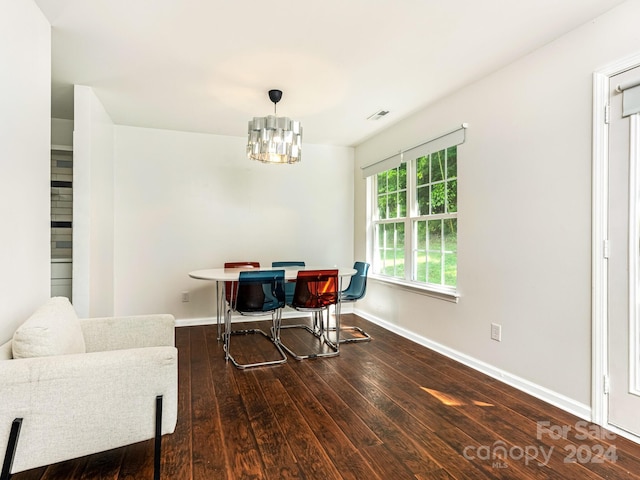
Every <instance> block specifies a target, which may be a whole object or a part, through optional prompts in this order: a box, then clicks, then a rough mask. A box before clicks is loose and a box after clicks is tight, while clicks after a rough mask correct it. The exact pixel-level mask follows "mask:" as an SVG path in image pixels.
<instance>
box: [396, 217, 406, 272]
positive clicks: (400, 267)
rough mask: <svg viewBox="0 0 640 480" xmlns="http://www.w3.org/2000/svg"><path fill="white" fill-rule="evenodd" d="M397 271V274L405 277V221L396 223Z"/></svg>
mask: <svg viewBox="0 0 640 480" xmlns="http://www.w3.org/2000/svg"><path fill="white" fill-rule="evenodd" d="M396 233H397V236H396V240H397V243H396V272H395V276H396V277H400V278H404V223H396Z"/></svg>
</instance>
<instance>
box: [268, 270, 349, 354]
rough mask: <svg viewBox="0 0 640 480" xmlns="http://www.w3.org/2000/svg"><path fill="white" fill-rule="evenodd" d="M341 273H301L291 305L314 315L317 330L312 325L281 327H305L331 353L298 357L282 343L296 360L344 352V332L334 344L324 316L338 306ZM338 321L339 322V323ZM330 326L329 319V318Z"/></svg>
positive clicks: (324, 352)
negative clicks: (328, 334) (341, 343)
mask: <svg viewBox="0 0 640 480" xmlns="http://www.w3.org/2000/svg"><path fill="white" fill-rule="evenodd" d="M339 295H340V291H339V282H338V270H301V271H299V272H298V276H297V278H296V289H295V291H294V294H293V299H292V300H291V303H290V304H289V305H290V306H291V307H292V308H294V309H296V310H298V311H300V312H310V313H311V314H312V318H313V327H310V326H309V325H304V324H300V325H281V327H280V328H281V329H286V328H302V329H304V330H306V331H307V332H309V333H311V334H312V335H313V336H314V337H316V338H318V339H319V340H320V341H321V343H323V344H325V345H327V346H328V347H329V350H328V351H321V352H316V353H309V354H298V353H296V352H294V351H293V350H292V349H291V348H290V347H287V346H286V345H285V344H283V343H282V339H280V343H281V344H282V347H283V348H284V349H285V350H286V351H287V352H289V354H291V356H293V358H295V359H296V360H302V359H305V358H318V357H332V356H335V355H338V354H339V353H340V340H339V335H340V330H339V325H338V329H337V330H336V340H335V341H331V340H330V339H329V337H328V336H327V330H326V329H325V322H324V314H325V312H326V313H327V316H328V315H329V307H330V306H331V305H338V300H339ZM336 318H339V315H337V316H336ZM337 321H338V320H337ZM327 323H328V318H327Z"/></svg>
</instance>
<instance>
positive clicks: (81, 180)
mask: <svg viewBox="0 0 640 480" xmlns="http://www.w3.org/2000/svg"><path fill="white" fill-rule="evenodd" d="M113 132H114V125H113V122H112V121H111V118H110V117H109V114H108V113H107V112H106V111H105V109H104V107H103V106H102V103H100V100H99V99H98V97H97V96H96V94H95V93H94V92H93V89H91V88H90V87H85V86H80V85H76V86H75V88H74V138H73V280H72V285H73V286H72V290H73V306H74V307H75V309H76V311H77V312H78V315H79V316H80V317H100V316H109V315H113V305H114V280H113V279H114V277H113V272H114V265H113V262H114V247H113V239H114V216H113V215H114V212H113V203H114V202H113V191H114V187H113V185H114V179H113V168H114V167H113V151H114V146H113V145H114V138H113V136H114V133H113Z"/></svg>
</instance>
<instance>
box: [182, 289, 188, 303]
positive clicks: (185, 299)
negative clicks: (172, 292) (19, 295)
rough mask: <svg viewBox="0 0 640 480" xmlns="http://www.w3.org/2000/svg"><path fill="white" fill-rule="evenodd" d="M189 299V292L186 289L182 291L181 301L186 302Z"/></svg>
mask: <svg viewBox="0 0 640 480" xmlns="http://www.w3.org/2000/svg"><path fill="white" fill-rule="evenodd" d="M189 300H190V299H189V292H187V291H185V292H182V301H183V302H188V301H189Z"/></svg>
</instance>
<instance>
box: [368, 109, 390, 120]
mask: <svg viewBox="0 0 640 480" xmlns="http://www.w3.org/2000/svg"><path fill="white" fill-rule="evenodd" d="M387 113H389V110H378V111H377V112H376V113H374V114H373V115H369V116H368V117H367V120H380V119H381V118H382V117H384V116H385V115H386V114H387Z"/></svg>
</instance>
